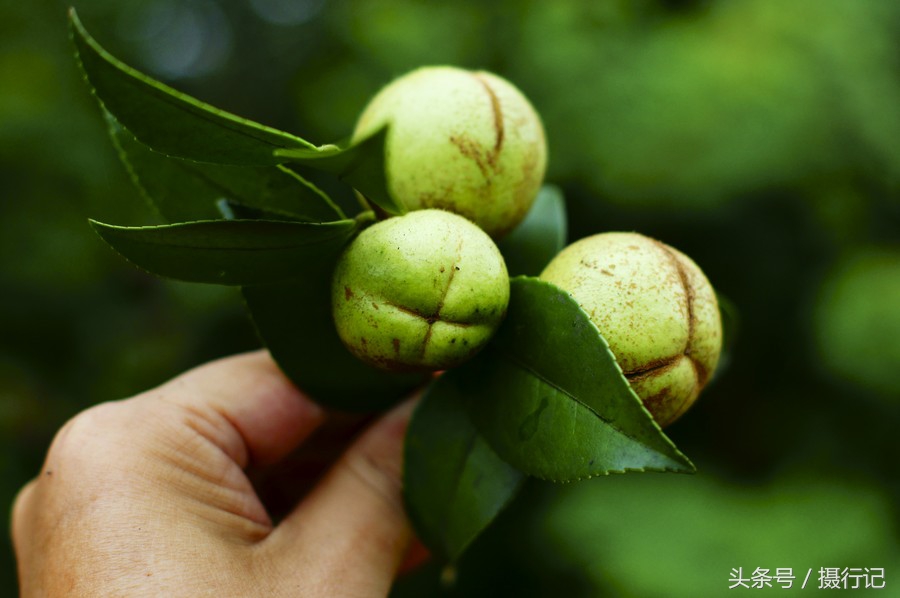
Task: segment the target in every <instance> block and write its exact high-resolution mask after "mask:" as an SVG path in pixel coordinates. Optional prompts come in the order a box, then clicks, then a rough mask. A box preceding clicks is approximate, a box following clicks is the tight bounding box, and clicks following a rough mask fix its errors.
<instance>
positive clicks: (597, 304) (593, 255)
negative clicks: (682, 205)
mask: <svg viewBox="0 0 900 598" xmlns="http://www.w3.org/2000/svg"><path fill="white" fill-rule="evenodd" d="M541 278H542V279H544V280H546V281H548V282H551V283H553V284H555V285H556V286H558V287H560V288H561V289H563V290H564V291H566V292H568V293H569V294H570V295H571V296H572V297H573V298H574V299H575V301H577V302H578V304H579V305H580V306H581V307H582V309H584V311H585V312H586V313H587V314H588V316H589V317H590V319H591V321H592V322H593V323H594V325H595V326H597V328H598V329H599V330H600V333H601V334H602V335H603V337H604V338H605V339H606V341H607V342H608V343H609V348H610V350H612V353H613V355H615V357H616V361H617V362H618V363H619V366H620V367H621V368H622V371H623V373H624V374H625V377H626V378H627V379H628V381H629V382H630V384H631V387H632V389H634V391H635V393H637V395H638V396H639V397H640V398H641V400H642V401H643V402H644V405H645V407H647V410H648V411H650V413H651V414H652V415H653V417H654V418H655V419H656V421H657V422H658V423H659V424H660V426H666V425H668V424H670V423H672V422H673V421H675V420H676V419H677V418H678V417H680V416H681V414H683V413H684V412H685V411H686V410H687V409H688V408H689V407H690V406H691V405H692V404H693V403H694V401H695V400H696V399H697V395H698V394H699V393H700V390H701V389H702V388H703V387H704V385H705V384H706V383H707V382H708V381H709V379H710V377H711V376H712V374H713V372H714V371H715V368H716V364H717V363H718V360H719V353H720V352H721V348H722V324H721V318H720V315H719V307H718V303H717V301H716V295H715V292H714V291H713V288H712V286H711V285H710V283H709V281H708V280H707V279H706V277H705V276H704V274H703V272H702V271H701V270H700V268H699V267H697V265H696V264H695V263H694V262H693V261H692V260H691V259H690V258H688V257H687V256H686V255H684V254H683V253H681V252H680V251H678V250H677V249H674V248H672V247H670V246H668V245H666V244H664V243H661V242H659V241H656V240H654V239H651V238H649V237H645V236H643V235H640V234H637V233H603V234H598V235H594V236H592V237H587V238H585V239H582V240H580V241H577V242H575V243H573V244H572V245H569V246H568V247H567V248H565V249H564V250H563V251H562V252H560V253H559V255H557V256H556V258H554V259H553V261H551V262H550V264H548V265H547V267H546V269H545V270H544V271H543V272H542V273H541Z"/></svg>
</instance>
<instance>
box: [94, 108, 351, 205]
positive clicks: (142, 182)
mask: <svg viewBox="0 0 900 598" xmlns="http://www.w3.org/2000/svg"><path fill="white" fill-rule="evenodd" d="M106 116H107V121H108V123H109V131H110V135H111V136H112V138H113V141H114V142H115V144H116V146H117V148H118V150H119V157H120V158H121V160H122V162H123V163H124V164H125V166H126V168H127V169H128V172H129V173H130V174H131V177H132V180H133V181H134V183H135V185H137V187H138V189H139V190H140V191H141V192H142V193H143V195H144V196H145V198H146V199H147V200H148V201H149V202H150V203H151V205H153V206H154V208H156V210H157V211H158V212H159V213H160V215H161V216H162V217H163V218H165V219H166V220H168V221H169V222H189V221H194V220H211V219H216V218H221V217H222V215H221V213H220V210H219V209H218V208H217V202H218V201H219V200H221V199H225V200H228V201H229V202H230V203H233V204H240V205H241V206H244V207H247V208H258V209H260V210H268V211H273V212H283V213H284V215H285V216H289V217H292V218H291V219H293V220H301V221H306V222H329V221H332V220H340V219H344V218H345V216H344V214H343V212H342V211H341V210H340V208H338V207H337V206H336V205H335V204H334V203H333V202H332V201H331V199H330V198H329V197H328V196H327V195H325V193H323V192H322V191H320V190H319V189H318V188H316V187H315V185H313V184H312V183H310V182H308V181H306V180H304V179H303V178H302V177H301V176H300V175H298V174H297V173H295V172H293V171H291V170H289V169H287V168H285V167H283V166H234V165H227V164H208V163H204V162H194V161H191V160H184V159H181V158H173V157H169V156H165V155H163V154H160V153H158V152H155V151H153V150H151V149H150V148H149V147H147V146H146V145H144V144H143V143H141V142H140V141H138V140H137V139H135V137H134V135H132V134H131V133H130V132H128V131H127V130H126V129H125V128H123V127H122V126H121V125H120V124H119V123H118V122H117V121H116V120H115V118H114V117H113V116H112V115H111V114H109V113H108V112H106Z"/></svg>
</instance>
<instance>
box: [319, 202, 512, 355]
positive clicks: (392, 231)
mask: <svg viewBox="0 0 900 598" xmlns="http://www.w3.org/2000/svg"><path fill="white" fill-rule="evenodd" d="M331 301H332V311H333V314H334V322H335V325H336V327H337V332H338V335H339V336H340V337H341V340H342V341H343V342H344V344H345V345H346V346H347V348H348V349H349V350H350V351H351V352H352V353H353V354H354V355H356V356H357V357H359V358H360V359H362V360H363V361H365V362H367V363H369V364H371V365H374V366H376V367H379V368H381V369H385V370H390V371H408V370H441V369H446V368H450V367H453V366H457V365H459V364H461V363H463V362H464V361H466V360H468V359H469V358H470V357H472V356H473V355H474V354H475V353H476V352H478V350H479V349H481V348H482V347H483V346H484V345H485V344H486V343H487V342H488V340H490V338H491V336H493V334H494V332H495V331H496V329H497V327H498V326H499V325H500V322H501V321H502V319H503V316H504V315H505V314H506V306H507V304H508V303H509V276H508V274H507V272H506V265H505V264H504V262H503V257H502V256H501V255H500V251H499V250H498V249H497V246H496V245H494V242H493V241H492V240H491V238H490V237H489V236H487V234H485V233H484V231H482V230H481V229H480V228H478V227H477V226H475V225H474V224H472V223H471V222H469V221H468V220H466V219H465V218H463V217H461V216H458V215H456V214H452V213H450V212H445V211H443V210H419V211H416V212H410V213H408V214H406V215H404V216H398V217H395V218H388V219H387V220H382V221H381V222H378V223H376V224H374V225H372V226H370V227H369V228H367V229H366V230H364V231H363V232H362V233H360V235H359V236H358V237H357V238H356V239H354V240H353V242H352V243H351V244H350V246H349V247H348V248H347V249H346V250H345V251H344V253H343V255H342V256H341V257H340V259H339V261H338V264H337V268H336V269H335V273H334V279H333V283H332V292H331Z"/></svg>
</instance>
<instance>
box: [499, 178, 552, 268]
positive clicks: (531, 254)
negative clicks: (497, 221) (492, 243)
mask: <svg viewBox="0 0 900 598" xmlns="http://www.w3.org/2000/svg"><path fill="white" fill-rule="evenodd" d="M567 228H568V227H567V224H566V202H565V199H564V198H563V194H562V191H561V190H560V189H559V188H558V187H556V186H554V185H544V186H543V187H542V188H541V190H540V192H539V193H538V196H537V199H535V201H534V205H533V206H532V207H531V210H529V212H528V215H527V216H525V220H523V221H522V222H521V224H519V226H517V227H516V228H514V229H513V230H512V231H511V232H510V233H509V234H508V235H506V236H505V237H503V238H502V239H500V241H499V242H498V243H497V247H499V248H500V253H502V254H503V259H504V260H505V261H506V269H507V270H508V271H509V275H510V276H518V275H520V274H526V275H528V276H537V275H538V274H540V273H541V271H542V270H543V269H544V267H545V266H546V265H547V264H548V263H549V262H550V260H552V259H553V258H554V257H556V254H557V253H559V252H560V251H562V249H563V248H564V247H565V246H566V237H567V235H568V232H567Z"/></svg>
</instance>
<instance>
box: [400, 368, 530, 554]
mask: <svg viewBox="0 0 900 598" xmlns="http://www.w3.org/2000/svg"><path fill="white" fill-rule="evenodd" d="M458 377H459V370H453V371H450V372H447V373H446V374H444V375H443V376H441V377H440V378H438V379H437V380H436V381H435V382H434V383H433V384H431V385H430V386H429V387H428V390H427V391H426V392H425V395H424V396H423V397H422V400H421V402H420V403H419V404H418V405H417V406H416V410H415V412H414V413H413V416H412V419H411V420H410V423H409V428H408V430H407V434H406V444H405V449H404V452H405V455H404V472H403V478H404V479H403V490H404V498H405V500H406V507H407V512H408V513H409V516H410V519H411V520H412V522H413V525H414V526H415V528H416V532H417V533H418V535H419V538H420V539H421V540H422V541H423V542H424V543H425V544H426V546H428V548H429V549H430V550H431V551H432V552H433V553H435V554H436V555H438V556H439V557H441V558H443V559H446V560H448V561H455V560H456V559H457V558H459V556H460V555H461V554H462V553H463V551H464V550H465V548H466V547H467V546H468V545H469V543H470V542H472V540H474V539H475V537H476V536H478V534H480V533H481V531H482V530H483V529H484V528H486V527H487V526H488V525H489V524H490V523H491V521H493V520H494V518H495V517H496V516H497V514H498V513H500V511H501V510H502V509H503V507H505V506H506V505H507V504H508V503H509V501H510V500H512V498H513V497H514V496H515V495H516V493H517V492H518V490H519V488H520V487H521V484H522V482H523V481H524V480H525V475H524V474H523V473H522V472H520V471H519V470H517V469H516V468H514V467H512V466H510V465H509V464H507V463H506V462H505V461H503V460H502V459H500V457H498V456H497V454H496V453H495V452H494V451H493V450H491V448H490V446H489V445H488V443H487V442H486V441H485V439H484V438H483V437H482V436H481V434H480V433H479V432H478V430H477V429H476V428H475V426H474V425H473V424H472V422H471V421H470V420H469V416H468V414H467V412H466V407H465V402H466V397H465V395H464V394H463V392H462V389H461V388H460V386H459V384H458V380H457V379H458Z"/></svg>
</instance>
